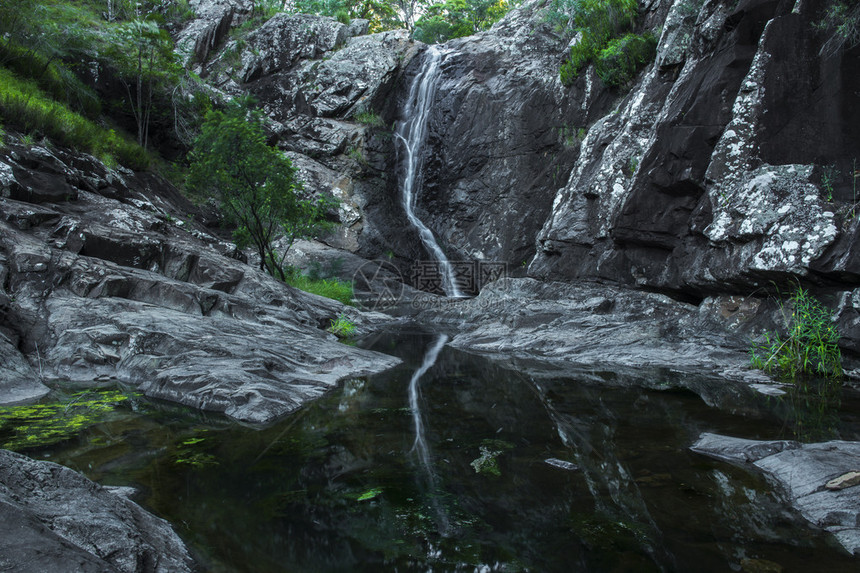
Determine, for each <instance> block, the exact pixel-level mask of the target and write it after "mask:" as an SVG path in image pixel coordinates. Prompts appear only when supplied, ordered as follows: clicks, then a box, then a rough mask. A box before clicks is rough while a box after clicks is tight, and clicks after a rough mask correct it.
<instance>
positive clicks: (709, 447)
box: [690, 434, 860, 556]
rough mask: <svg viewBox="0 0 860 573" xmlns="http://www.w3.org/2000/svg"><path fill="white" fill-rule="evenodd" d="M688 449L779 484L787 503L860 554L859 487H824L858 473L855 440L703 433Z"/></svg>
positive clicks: (858, 447)
mask: <svg viewBox="0 0 860 573" xmlns="http://www.w3.org/2000/svg"><path fill="white" fill-rule="evenodd" d="M690 449H691V450H693V451H694V452H697V453H700V454H704V455H706V456H710V457H712V458H716V459H718V460H722V461H727V462H730V463H734V464H737V465H740V466H741V467H745V468H749V469H753V468H754V469H756V470H758V471H761V472H763V473H765V474H766V475H768V477H770V478H772V479H773V480H774V481H775V482H776V483H777V484H778V485H779V486H780V488H781V489H782V490H783V492H784V494H785V496H786V498H787V500H788V503H789V504H790V505H791V506H792V507H794V508H795V509H796V510H797V511H799V512H800V514H801V515H803V517H804V518H806V519H807V520H808V521H809V522H810V523H811V524H813V525H814V526H816V527H821V528H822V529H825V530H826V531H829V532H830V533H832V534H833V536H834V537H835V538H836V539H837V540H838V541H839V543H841V544H842V546H843V547H844V548H845V549H846V550H848V551H849V552H850V553H853V554H854V555H857V556H860V497H858V495H857V487H858V486H857V485H853V486H849V487H845V488H844V489H830V488H828V487H826V486H827V485H828V483H829V482H830V480H833V479H835V478H839V477H840V476H843V475H845V474H846V473H849V472H852V471H854V470H857V469H860V444H858V443H857V442H842V441H832V442H823V443H817V444H799V443H797V442H791V441H782V440H781V441H773V442H762V441H757V440H742V439H740V438H730V437H727V436H720V435H717V434H702V436H701V437H700V438H699V440H698V441H697V442H696V443H695V444H693V446H692V447H691V448H690ZM848 483H851V482H848Z"/></svg>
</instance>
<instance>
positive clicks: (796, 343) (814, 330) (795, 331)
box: [750, 287, 842, 382]
mask: <svg viewBox="0 0 860 573" xmlns="http://www.w3.org/2000/svg"><path fill="white" fill-rule="evenodd" d="M788 307H789V308H790V309H791V315H790V316H786V317H785V319H786V328H787V334H786V335H785V336H781V335H780V334H779V333H776V332H766V333H765V334H764V335H763V336H762V338H761V340H759V341H757V342H755V343H753V345H752V347H751V348H750V361H751V363H752V365H753V366H754V367H755V368H760V369H762V370H765V371H766V372H773V373H775V374H777V375H779V376H780V377H781V378H784V379H786V380H789V381H791V382H798V381H801V380H802V378H803V377H805V376H820V377H824V378H829V379H833V380H837V379H839V378H841V377H842V355H841V352H840V350H839V333H838V332H837V330H836V326H835V325H834V323H833V313H832V312H831V311H830V310H829V309H828V308H826V307H825V306H824V305H822V304H821V303H820V302H819V301H818V300H817V299H816V298H815V297H813V296H812V295H810V294H809V293H808V292H807V291H806V290H804V289H803V288H800V287H797V289H796V290H795V292H794V294H793V295H792V296H791V298H790V299H789V301H788ZM785 312H786V310H785V307H783V315H785Z"/></svg>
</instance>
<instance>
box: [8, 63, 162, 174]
mask: <svg viewBox="0 0 860 573" xmlns="http://www.w3.org/2000/svg"><path fill="white" fill-rule="evenodd" d="M0 117H3V118H4V120H5V121H6V123H7V124H8V125H9V126H11V127H14V128H17V129H19V130H21V131H23V132H25V133H38V134H41V135H44V136H46V137H48V138H50V139H51V140H52V141H54V142H55V143H57V144H58V145H65V146H68V147H74V148H76V149H79V150H81V151H84V152H87V153H92V154H93V155H96V156H98V157H99V158H101V159H102V160H105V161H107V162H108V163H110V162H111V157H115V158H116V159H117V160H118V161H119V162H120V163H122V164H123V165H125V166H127V167H130V168H132V169H145V168H146V167H147V166H148V165H149V162H150V158H149V156H148V155H147V153H146V152H145V151H144V150H143V149H142V148H141V147H140V146H138V145H136V144H135V143H133V142H131V141H128V140H127V139H124V138H122V137H120V136H119V135H117V133H116V132H115V131H114V130H108V129H105V128H103V127H101V126H100V125H98V124H96V123H94V122H92V121H90V120H88V119H86V118H85V117H82V116H81V115H80V114H78V113H75V112H74V111H72V110H71V109H69V107H68V106H67V105H65V104H63V103H59V102H57V101H54V100H53V99H51V98H49V97H48V96H47V95H46V94H45V93H44V92H42V90H40V89H39V87H38V86H37V85H36V83H35V82H34V81H32V80H24V79H22V78H19V77H17V76H15V75H14V74H13V73H12V72H10V71H8V70H5V69H3V68H0Z"/></svg>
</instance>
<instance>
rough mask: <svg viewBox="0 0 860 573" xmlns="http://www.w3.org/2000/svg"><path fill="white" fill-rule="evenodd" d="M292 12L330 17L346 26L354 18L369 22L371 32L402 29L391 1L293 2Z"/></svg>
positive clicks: (298, 0) (309, 0)
mask: <svg viewBox="0 0 860 573" xmlns="http://www.w3.org/2000/svg"><path fill="white" fill-rule="evenodd" d="M293 11H295V12H298V13H303V14H320V15H322V16H331V17H333V18H335V19H337V20H338V21H339V22H343V23H344V24H348V23H349V21H350V20H352V19H354V18H362V19H365V20H368V21H369V22H370V31H371V32H381V31H383V30H391V29H394V28H400V27H402V25H403V23H402V21H401V20H400V18H399V14H398V11H397V4H396V3H395V2H393V1H391V0H359V1H358V2H348V1H347V0H295V1H294V2H293Z"/></svg>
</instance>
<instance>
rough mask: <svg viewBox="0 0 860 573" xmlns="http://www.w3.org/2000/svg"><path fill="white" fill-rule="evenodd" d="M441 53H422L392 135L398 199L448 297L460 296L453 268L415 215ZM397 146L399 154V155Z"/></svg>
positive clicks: (428, 51) (431, 48) (440, 71)
mask: <svg viewBox="0 0 860 573" xmlns="http://www.w3.org/2000/svg"><path fill="white" fill-rule="evenodd" d="M441 64H442V53H441V52H440V51H439V49H438V48H437V47H436V46H430V47H429V48H428V49H427V53H426V55H425V56H424V61H423V62H422V65H421V71H420V72H418V75H417V76H415V79H414V80H413V82H412V86H411V87H410V88H409V99H408V100H407V102H406V110H405V114H404V119H403V120H402V121H400V122H398V124H397V128H396V129H395V131H394V135H395V136H396V137H397V141H399V142H400V143H401V145H400V146H399V148H402V149H403V158H402V160H401V169H400V172H401V180H400V190H401V200H402V201H403V208H404V210H405V211H406V218H407V219H409V223H410V224H411V225H412V226H413V227H415V229H416V230H417V231H418V235H419V236H420V237H421V242H422V243H424V246H425V247H426V248H427V250H428V251H430V253H431V254H432V255H433V257H434V258H435V259H436V261H437V263H438V264H439V271H440V274H441V275H442V288H443V290H444V291H445V294H446V295H447V296H450V297H462V296H463V293H462V292H461V291H460V289H459V288H458V287H457V281H456V280H455V278H454V268H453V267H452V266H451V262H450V261H449V260H448V258H447V257H446V256H445V253H444V252H442V248H441V247H440V246H439V243H437V242H436V238H435V237H434V236H433V233H432V232H431V231H430V229H428V228H427V225H425V224H424V223H422V222H421V219H419V218H418V217H417V216H416V215H415V197H416V196H417V195H418V192H419V191H420V190H421V171H422V168H423V166H424V153H423V151H424V142H425V140H426V139H427V120H428V118H429V117H430V109H431V107H432V106H433V100H434V98H435V96H436V84H437V82H438V80H439V76H440V75H441V73H442V68H441ZM399 148H398V154H399Z"/></svg>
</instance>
